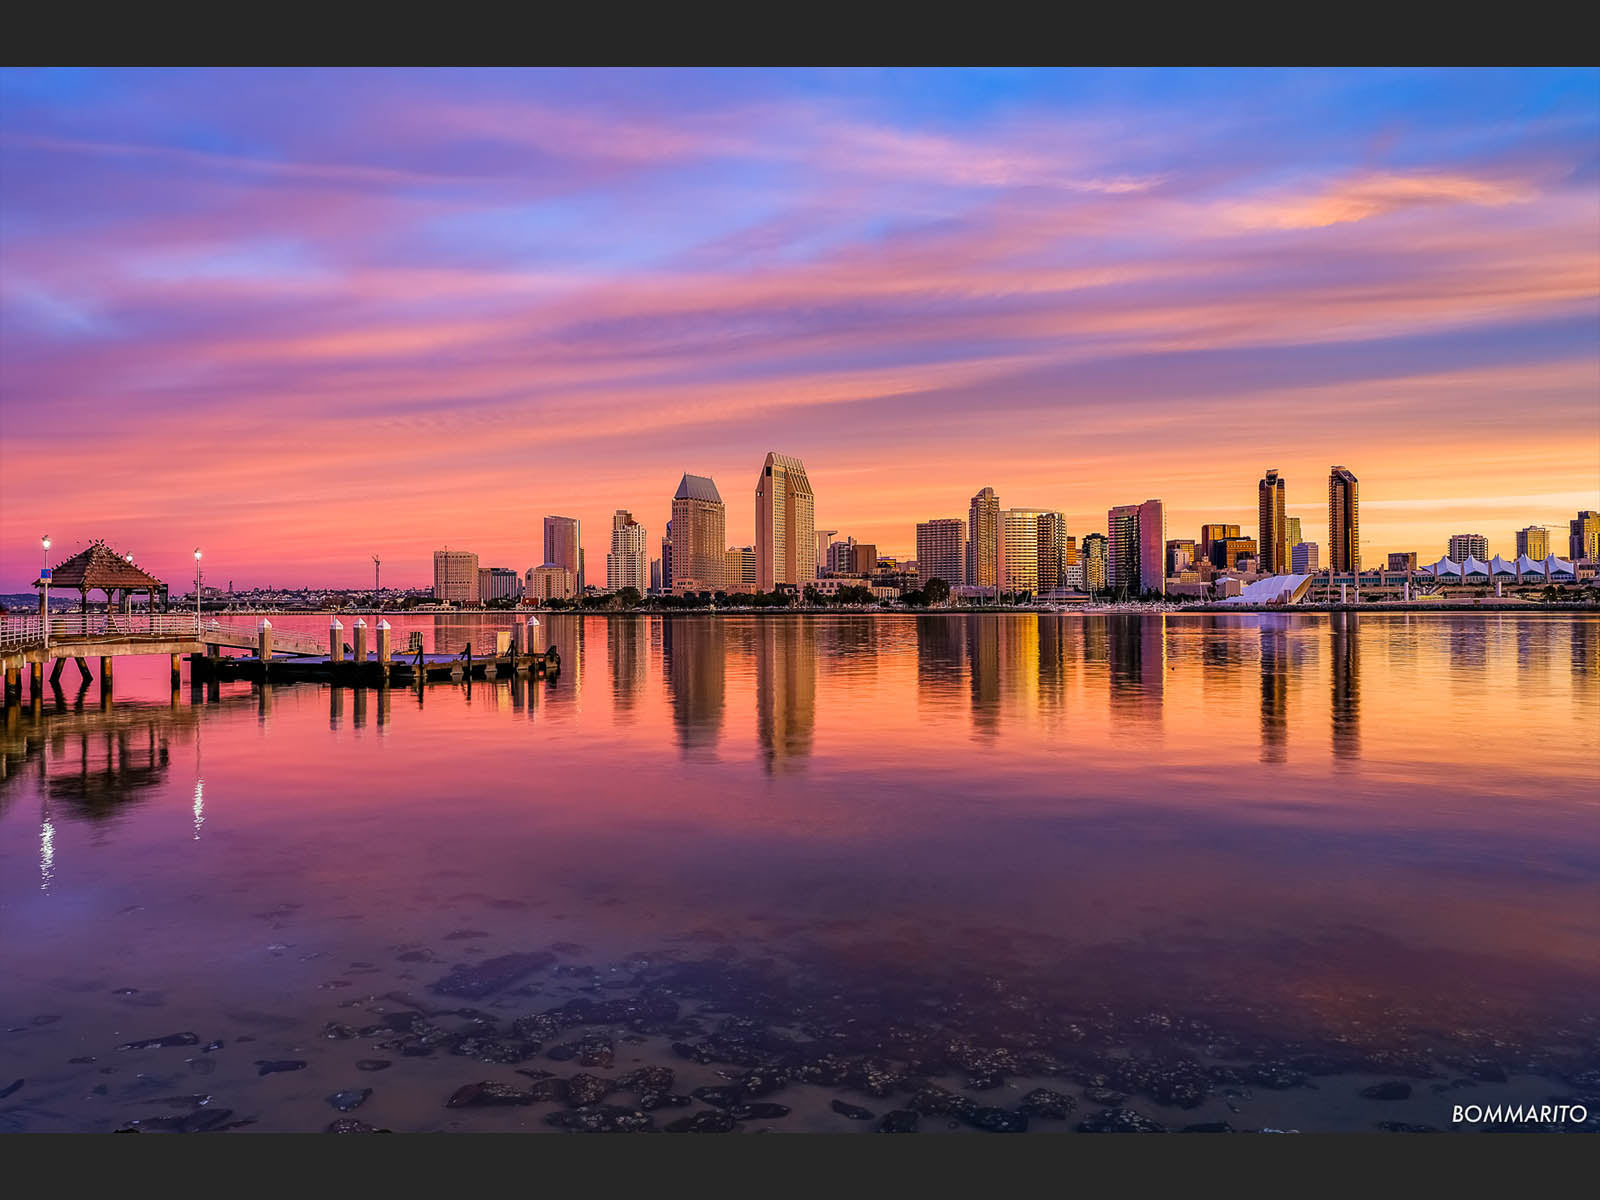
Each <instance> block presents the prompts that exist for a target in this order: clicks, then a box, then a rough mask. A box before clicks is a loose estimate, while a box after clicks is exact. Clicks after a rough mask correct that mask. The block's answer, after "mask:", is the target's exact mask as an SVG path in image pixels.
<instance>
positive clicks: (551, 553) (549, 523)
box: [544, 517, 584, 593]
mask: <svg viewBox="0 0 1600 1200" xmlns="http://www.w3.org/2000/svg"><path fill="white" fill-rule="evenodd" d="M544 561H545V562H546V563H548V564H550V565H551V566H556V567H565V568H566V569H567V570H569V571H571V572H572V578H573V579H574V580H576V581H577V582H576V587H577V591H578V592H580V593H581V592H582V591H583V585H584V579H583V526H582V523H581V522H580V521H579V520H578V519H577V518H576V517H546V518H545V519H544Z"/></svg>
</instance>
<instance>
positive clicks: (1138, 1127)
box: [1078, 1108, 1167, 1133]
mask: <svg viewBox="0 0 1600 1200" xmlns="http://www.w3.org/2000/svg"><path fill="white" fill-rule="evenodd" d="M1166 1131H1167V1127H1166V1126H1165V1125H1162V1124H1161V1123H1160V1122H1159V1121H1152V1120H1151V1119H1150V1118H1149V1117H1147V1116H1145V1115H1144V1114H1143V1113H1137V1112H1134V1111H1133V1109H1131V1108H1108V1109H1104V1110H1103V1111H1101V1112H1098V1113H1096V1114H1095V1115H1094V1116H1092V1117H1090V1118H1089V1119H1088V1120H1085V1121H1079V1122H1078V1132H1079V1133H1165V1132H1166Z"/></svg>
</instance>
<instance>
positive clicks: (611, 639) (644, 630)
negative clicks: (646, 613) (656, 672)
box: [606, 617, 657, 720]
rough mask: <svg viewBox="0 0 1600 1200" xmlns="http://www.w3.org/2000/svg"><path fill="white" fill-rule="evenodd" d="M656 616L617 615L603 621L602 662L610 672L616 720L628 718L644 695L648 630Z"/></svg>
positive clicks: (647, 664) (648, 645) (630, 717)
mask: <svg viewBox="0 0 1600 1200" xmlns="http://www.w3.org/2000/svg"><path fill="white" fill-rule="evenodd" d="M656 620H657V618H644V617H638V618H636V617H617V618H612V619H609V620H607V622H606V665H607V667H608V668H609V669H610V672H611V707H612V712H613V713H614V715H615V716H616V718H617V719H618V720H631V719H632V718H633V709H634V706H635V705H637V704H638V702H639V698H640V697H641V696H643V695H644V688H645V674H646V670H647V668H648V666H649V662H650V629H651V627H652V626H653V625H654V624H655V623H656Z"/></svg>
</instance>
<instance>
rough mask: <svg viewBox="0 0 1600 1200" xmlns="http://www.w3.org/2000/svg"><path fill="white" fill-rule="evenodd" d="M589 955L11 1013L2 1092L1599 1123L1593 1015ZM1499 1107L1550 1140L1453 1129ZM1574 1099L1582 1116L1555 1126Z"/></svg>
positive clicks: (1259, 1121) (186, 1122)
mask: <svg viewBox="0 0 1600 1200" xmlns="http://www.w3.org/2000/svg"><path fill="white" fill-rule="evenodd" d="M473 933H474V931H471V930H462V931H458V932H457V934H454V935H451V936H452V937H453V938H458V939H460V938H465V939H466V940H471V935H472V934H473ZM407 954H409V955H410V956H411V959H410V961H413V962H416V961H422V962H427V961H432V955H431V952H418V951H417V950H416V949H415V948H412V949H411V950H409V951H406V952H403V953H402V955H401V957H402V958H404V957H406V955H407ZM584 959H585V952H584V950H583V948H582V947H579V946H575V945H568V944H557V945H555V946H550V947H541V948H532V949H526V950H519V951H517V952H514V953H509V954H500V955H494V956H489V957H480V958H478V959H477V960H475V961H472V962H467V963H461V964H459V965H456V966H454V967H452V968H451V969H449V970H448V971H446V972H445V973H444V974H442V975H440V976H439V977H438V978H436V979H434V980H433V981H432V982H431V983H430V984H429V985H428V986H426V987H423V988H418V989H416V990H412V991H407V990H391V991H386V992H382V993H377V992H373V991H369V990H363V989H362V988H361V987H360V984H359V981H360V979H361V977H362V976H363V975H376V974H379V972H378V970H377V968H376V967H375V966H374V964H371V963H352V964H350V967H349V970H348V971H347V973H346V974H348V975H349V976H351V978H344V979H340V980H337V981H333V982H332V983H331V984H329V985H325V986H328V987H329V989H330V992H329V996H328V1000H327V1005H328V1007H327V1010H326V1011H325V1012H324V1013H322V1014H320V1016H318V1017H317V1018H314V1019H312V1020H310V1021H308V1020H306V1019H304V1018H299V1017H285V1016H280V1015H274V1014H264V1013H226V1014H219V1015H218V1017H217V1018H215V1020H217V1022H218V1026H217V1027H206V1028H196V1029H191V1028H183V1029H175V1030H164V1029H161V1028H159V1027H158V1028H156V1029H152V1030H150V1031H149V1033H148V1035H142V1036H138V1037H134V1038H131V1039H128V1040H124V1041H120V1042H117V1043H115V1044H106V1045H104V1046H98V1045H95V1044H94V1043H93V1041H92V1037H93V1035H83V1034H80V1035H79V1036H78V1037H77V1038H76V1040H74V1041H72V1042H71V1043H70V1045H71V1048H73V1049H79V1050H81V1051H83V1052H81V1053H75V1054H71V1055H70V1056H67V1057H63V1058H58V1059H55V1060H51V1059H49V1057H48V1055H47V1054H46V1053H45V1047H46V1046H65V1045H68V1044H69V1043H68V1041H67V1040H65V1039H64V1038H63V1036H62V1035H63V1033H64V1032H65V1031H63V1030H62V1029H60V1028H59V1026H58V1022H57V1019H56V1018H55V1017H54V1016H52V1015H51V1014H39V1015H35V1016H32V1017H29V1018H25V1019H23V1020H21V1021H16V1020H13V1021H10V1022H8V1023H7V1024H8V1028H7V1029H6V1030H5V1036H6V1038H7V1039H8V1040H9V1041H10V1045H9V1046H6V1043H0V1046H6V1048H7V1049H16V1050H18V1061H19V1062H26V1063H28V1064H30V1070H29V1074H26V1075H23V1076H21V1077H18V1078H15V1079H14V1080H13V1079H9V1078H4V1077H0V1129H6V1130H30V1129H50V1130H61V1129H79V1130H100V1131H126V1132H181V1133H206V1132H220V1131H224V1130H236V1129H254V1130H299V1131H306V1130H312V1129H325V1130H326V1131H327V1132H330V1133H371V1132H385V1131H390V1130H394V1131H409V1130H460V1131H471V1130H484V1131H491V1130H498V1131H513V1130H522V1131H531V1130H548V1131H574V1132H667V1133H731V1132H738V1131H750V1132H780V1131H791V1130H792V1131H805V1132H882V1133H918V1132H924V1133H926V1132H988V1133H1025V1132H1040V1131H1049V1132H1085V1133H1091V1132H1092V1133H1099V1132H1119V1133H1121V1132H1127V1133H1145V1132H1151V1133H1153V1132H1164V1131H1182V1132H1208V1133H1211V1132H1216V1133H1221V1132H1280V1131H1307V1132H1311V1131H1321V1130H1369V1131H1377V1130H1386V1131H1392V1132H1425V1131H1434V1130H1443V1129H1451V1128H1456V1129H1460V1128H1473V1129H1483V1128H1496V1127H1500V1128H1516V1129H1519V1130H1528V1129H1548V1130H1566V1131H1575V1130H1580V1129H1587V1130H1590V1131H1595V1130H1600V1021H1596V1020H1595V1019H1593V1018H1586V1019H1579V1020H1575V1021H1572V1022H1570V1027H1568V1028H1560V1029H1545V1030H1541V1031H1540V1035H1539V1036H1538V1037H1529V1036H1527V1035H1526V1034H1523V1035H1515V1036H1513V1035H1509V1034H1508V1033H1507V1032H1506V1031H1505V1030H1503V1029H1502V1030H1498V1031H1494V1032H1489V1031H1486V1029H1485V1028H1484V1027H1480V1026H1471V1027H1459V1028H1457V1027H1433V1026H1431V1025H1430V1024H1429V1023H1428V1022H1426V1021H1424V1020H1422V1019H1421V1018H1420V1017H1419V1016H1418V1014H1415V1013H1408V1012H1403V1011H1398V1010H1397V1011H1395V1012H1393V1013H1390V1014H1388V1015H1387V1017H1386V1019H1384V1020H1381V1021H1376V1022H1375V1021H1373V1020H1372V1019H1371V1017H1370V1015H1369V1014H1364V1015H1363V1016H1362V1017H1361V1018H1360V1019H1356V1018H1353V1017H1352V1018H1351V1019H1349V1020H1348V1021H1346V1022H1341V1021H1339V1020H1336V1019H1331V1018H1328V1017H1327V1016H1325V1015H1324V1016H1320V1017H1318V1018H1317V1019H1315V1020H1306V1019H1301V1020H1297V1021H1293V1022H1291V1021H1289V1020H1286V1019H1285V1018H1286V1014H1284V1013H1282V1012H1281V1011H1280V1012H1274V1011H1268V1010H1266V1009H1252V1007H1251V1006H1248V1005H1240V1004H1238V1003H1236V1002H1235V1003H1223V1002H1222V1001H1220V1000H1209V999H1207V998H1206V997H1204V996H1196V997H1195V998H1194V1000H1193V1003H1192V1005H1191V1007H1190V1010H1189V1011H1187V1012H1178V1011H1170V1010H1167V1009H1163V1008H1154V1007H1150V1006H1148V1005H1138V1004H1135V1005H1127V1004H1124V1005H1122V1006H1110V1005H1105V1004H1084V1003H1082V1002H1081V1000H1080V999H1078V997H1079V996H1080V995H1081V993H1082V992H1083V990H1084V986H1083V984H1082V983H1081V982H1075V981H1074V980H1073V979H1071V978H1063V977H1062V975H1061V974H1060V972H1058V971H1057V972H1052V971H1033V972H1029V971H1023V970H1018V971H1016V972H1014V973H1011V974H1008V975H1007V976H1006V977H1005V978H1001V977H999V976H996V975H993V974H986V973H982V972H966V971H962V970H959V969H945V970H942V971H924V972H918V973H908V972H905V971H903V970H894V971H890V970H886V969H884V968H882V967H878V966H875V965H873V964H871V963H870V962H866V963H862V962H860V961H857V962H856V963H854V964H849V965H847V964H841V963H839V962H837V961H821V960H817V959H805V958H800V959H795V958H786V959H783V960H779V959H777V958H774V957H768V956H759V957H757V956H749V955H744V954H741V953H740V952H738V951H737V950H735V949H733V948H731V947H728V946H726V945H723V946H718V947H717V948H715V949H714V950H712V951H710V952H709V953H707V952H705V951H704V950H702V949H700V948H694V949H686V948H685V947H684V946H679V947H676V948H673V949H669V950H667V951H663V952H657V953H638V954H633V955H629V956H627V957H626V958H625V959H624V960H623V961H620V962H614V963H591V962H586V961H584ZM338 993H348V995H347V996H346V998H342V999H338V1000H335V999H333V995H334V994H338ZM118 994H119V996H120V999H122V1000H123V1001H127V1002H129V1003H130V1004H136V1000H137V995H136V993H135V992H134V989H118ZM129 1011H131V1012H139V1011H140V1010H139V1009H138V1008H137V1007H132V1008H129V1009H125V1011H124V1013H123V1014H122V1015H123V1016H126V1015H127V1012H129ZM157 1016H158V1006H154V1005H152V1006H150V1007H148V1008H147V1009H145V1010H144V1011H143V1014H142V1019H145V1020H154V1019H156V1018H157ZM319 1022H320V1023H319ZM1308 1025H1309V1026H1310V1027H1311V1028H1312V1030H1313V1032H1310V1033H1297V1034H1295V1035H1293V1036H1290V1035H1287V1034H1285V1033H1284V1032H1283V1029H1284V1028H1286V1027H1291V1026H1292V1027H1295V1028H1300V1027H1304V1026H1308ZM1274 1029H1275V1030H1277V1032H1276V1033H1267V1032H1263V1031H1266V1030H1274ZM86 1036H87V1037H88V1038H89V1044H87V1045H85V1044H84V1043H85V1037H86ZM24 1050H25V1051H26V1053H23V1051H24ZM7 1074H9V1073H7ZM1501 1104H1508V1105H1516V1106H1523V1107H1526V1106H1536V1107H1539V1106H1545V1107H1548V1109H1549V1110H1550V1114H1549V1115H1550V1116H1551V1117H1552V1119H1548V1120H1546V1119H1535V1120H1533V1121H1531V1122H1530V1121H1526V1120H1518V1121H1516V1122H1514V1123H1512V1122H1507V1121H1503V1120H1502V1121H1499V1122H1496V1121H1493V1120H1490V1121H1488V1122H1484V1123H1478V1124H1474V1125H1471V1126H1464V1125H1461V1124H1458V1123H1455V1122H1454V1121H1453V1120H1452V1114H1453V1111H1454V1109H1455V1107H1456V1106H1458V1105H1459V1106H1479V1105H1483V1106H1489V1105H1501ZM1574 1105H1580V1106H1583V1107H1584V1108H1586V1109H1587V1113H1588V1116H1587V1118H1586V1119H1585V1120H1583V1121H1575V1120H1572V1119H1571V1115H1572V1110H1571V1108H1570V1107H1567V1108H1561V1107H1560V1106H1574ZM1557 1114H1559V1115H1557ZM1544 1115H1545V1114H1544V1113H1543V1112H1541V1113H1540V1114H1539V1116H1541V1117H1542V1116H1544Z"/></svg>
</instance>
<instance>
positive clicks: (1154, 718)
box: [1086, 613, 1167, 724]
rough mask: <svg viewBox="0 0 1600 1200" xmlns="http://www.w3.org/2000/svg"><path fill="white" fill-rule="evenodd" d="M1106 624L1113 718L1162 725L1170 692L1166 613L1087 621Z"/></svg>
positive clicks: (1107, 617)
mask: <svg viewBox="0 0 1600 1200" xmlns="http://www.w3.org/2000/svg"><path fill="white" fill-rule="evenodd" d="M1086 620H1088V621H1089V622H1091V623H1092V622H1096V621H1099V622H1104V625H1105V629H1104V644H1105V649H1106V666H1107V679H1108V682H1109V684H1110V699H1111V710H1112V713H1113V715H1115V716H1119V717H1122V718H1125V719H1132V720H1134V721H1136V722H1138V723H1140V724H1149V723H1159V722H1160V720H1161V710H1162V707H1163V706H1164V705H1165V703H1166V693H1167V618H1166V616H1165V614H1146V615H1142V616H1141V615H1133V614H1120V613H1119V614H1115V615H1112V616H1097V617H1089V618H1086Z"/></svg>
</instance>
